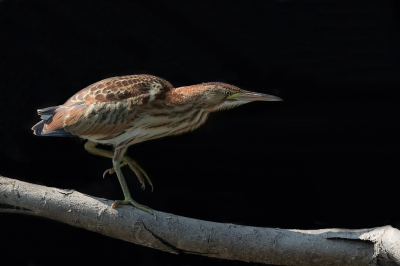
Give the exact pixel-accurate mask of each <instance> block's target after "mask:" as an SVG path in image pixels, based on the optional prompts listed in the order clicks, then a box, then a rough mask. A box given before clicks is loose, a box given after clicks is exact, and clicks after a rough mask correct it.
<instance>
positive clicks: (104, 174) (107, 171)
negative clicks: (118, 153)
mask: <svg viewBox="0 0 400 266" xmlns="http://www.w3.org/2000/svg"><path fill="white" fill-rule="evenodd" d="M111 169H113V168H109V169H107V170H105V171H104V173H103V178H106V174H107V173H109V174H110V175H111Z"/></svg>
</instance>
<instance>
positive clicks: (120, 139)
mask: <svg viewBox="0 0 400 266" xmlns="http://www.w3.org/2000/svg"><path fill="white" fill-rule="evenodd" d="M280 100H281V99H280V98H278V97H275V96H272V95H267V94H261V93H255V92H250V91H245V90H242V89H239V88H237V87H235V86H232V85H229V84H225V83H220V82H209V83H203V84H198V85H193V86H186V87H180V88H174V87H173V86H172V85H171V84H170V83H169V82H168V81H166V80H164V79H161V78H158V77H155V76H150V75H132V76H124V77H114V78H108V79H104V80H101V81H99V82H96V83H94V84H92V85H90V86H88V87H86V88H84V89H83V90H81V91H79V92H78V93H76V94H75V95H74V96H72V97H71V98H70V99H69V100H68V101H67V102H66V103H64V104H63V105H60V106H53V107H48V108H44V109H39V110H38V114H39V115H40V116H41V119H42V121H40V122H39V123H37V124H36V125H35V126H33V127H32V130H33V131H34V134H35V135H38V136H78V137H80V138H83V139H87V140H88V141H87V142H86V144H85V149H86V150H87V151H88V152H90V153H92V154H95V155H99V156H105V157H109V158H112V162H113V168H111V169H110V170H109V173H110V174H111V173H113V172H114V171H115V173H116V174H117V176H118V179H119V182H120V183H121V187H122V191H123V193H124V196H125V199H124V200H117V201H115V202H114V204H113V205H112V206H111V209H112V208H114V207H117V206H118V205H123V204H132V205H133V206H135V207H136V208H138V209H141V210H143V211H146V212H148V213H151V214H152V213H153V212H152V210H151V209H150V208H149V207H147V206H144V205H141V204H139V203H137V202H136V201H134V200H133V199H132V197H131V195H130V193H129V189H128V186H127V184H126V182H125V179H124V176H123V175H122V172H121V167H123V166H125V165H128V166H129V167H130V169H131V170H132V171H133V172H134V173H135V174H136V176H137V177H138V179H139V181H140V183H141V184H142V187H143V188H144V185H145V180H144V179H145V178H146V179H147V181H148V182H149V184H150V185H151V186H153V185H152V183H151V181H150V178H149V177H148V176H147V174H146V172H145V171H144V170H143V169H142V168H141V167H140V166H139V165H138V164H137V163H136V162H135V161H134V160H132V159H131V158H129V157H128V156H126V155H125V152H126V150H127V148H128V147H129V146H130V145H132V144H136V143H139V142H143V141H146V140H151V139H156V138H161V137H165V136H170V135H176V134H181V133H184V132H187V131H191V130H194V129H196V128H198V127H199V126H201V125H202V124H203V123H204V122H205V121H206V120H207V117H208V115H209V114H210V113H211V112H214V111H218V110H222V109H228V108H232V107H235V106H239V105H242V104H245V103H248V102H252V101H280ZM98 143H101V144H108V145H112V146H113V148H114V152H111V151H108V150H103V149H98V148H96V145H97V144H98ZM107 171H108V170H107ZM107 171H106V172H107Z"/></svg>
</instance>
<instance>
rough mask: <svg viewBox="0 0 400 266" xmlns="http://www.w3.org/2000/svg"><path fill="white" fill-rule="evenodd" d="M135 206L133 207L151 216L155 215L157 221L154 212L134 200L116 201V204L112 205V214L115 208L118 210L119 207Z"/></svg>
mask: <svg viewBox="0 0 400 266" xmlns="http://www.w3.org/2000/svg"><path fill="white" fill-rule="evenodd" d="M129 204H131V205H133V207H135V208H137V209H139V210H142V211H145V212H147V213H149V214H151V215H154V217H155V218H156V219H157V216H156V214H155V213H154V212H153V210H152V209H151V208H149V207H147V206H145V205H142V204H139V203H137V202H136V201H134V200H133V199H132V198H125V200H116V201H114V203H113V204H112V205H111V212H112V211H113V209H114V208H117V207H118V206H119V205H129Z"/></svg>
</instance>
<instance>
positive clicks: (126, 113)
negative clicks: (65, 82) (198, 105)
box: [40, 75, 173, 138]
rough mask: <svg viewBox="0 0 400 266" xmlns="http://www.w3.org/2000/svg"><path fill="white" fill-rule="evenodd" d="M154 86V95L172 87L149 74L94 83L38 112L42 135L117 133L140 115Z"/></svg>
mask: <svg viewBox="0 0 400 266" xmlns="http://www.w3.org/2000/svg"><path fill="white" fill-rule="evenodd" d="M155 84H156V88H157V93H159V92H162V91H167V90H170V89H172V88H173V87H172V85H171V84H170V83H169V82H168V81H166V80H163V79H161V78H158V77H155V76H150V75H132V76H123V77H113V78H108V79H104V80H101V81H99V82H96V83H94V84H92V85H90V86H88V87H86V88H84V89H82V90H81V91H79V92H78V93H76V94H75V95H73V96H72V97H71V98H70V99H68V101H67V102H65V103H64V104H63V105H60V106H58V107H49V108H45V109H41V110H42V113H40V115H42V118H45V119H44V120H43V121H42V122H43V123H42V124H41V125H40V126H41V127H42V131H43V135H51V134H50V132H55V131H57V132H61V131H63V132H66V133H69V135H70V134H73V135H76V136H80V137H83V138H84V137H85V136H99V137H107V136H111V135H114V134H119V133H121V132H123V131H124V130H126V129H128V128H129V127H130V126H131V124H132V123H133V122H134V121H135V119H137V118H138V117H139V116H140V113H141V112H142V111H143V106H144V105H146V104H147V103H148V102H149V101H150V97H153V98H154V91H152V89H153V88H154V85H155ZM160 85H161V86H160ZM160 88H161V89H160ZM40 123H41V122H40Z"/></svg>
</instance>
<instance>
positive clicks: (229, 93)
mask: <svg viewBox="0 0 400 266" xmlns="http://www.w3.org/2000/svg"><path fill="white" fill-rule="evenodd" d="M232 94H233V93H232V92H231V91H230V90H226V91H225V95H226V97H229V96H231V95H232Z"/></svg>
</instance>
